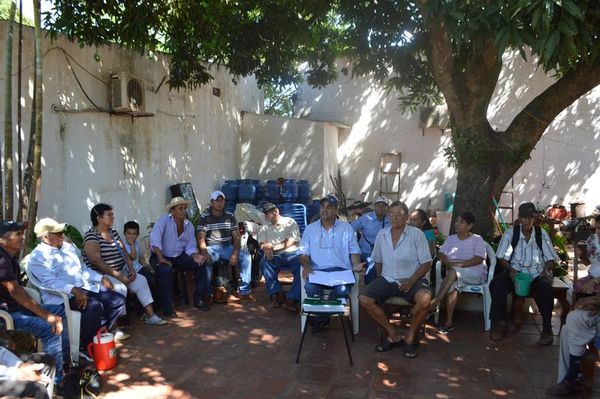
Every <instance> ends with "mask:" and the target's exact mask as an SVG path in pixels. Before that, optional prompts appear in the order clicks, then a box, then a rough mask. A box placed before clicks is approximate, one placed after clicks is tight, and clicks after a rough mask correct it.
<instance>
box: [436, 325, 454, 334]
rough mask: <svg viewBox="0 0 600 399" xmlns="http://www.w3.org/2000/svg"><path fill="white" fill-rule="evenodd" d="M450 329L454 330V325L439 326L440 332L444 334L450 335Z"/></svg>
mask: <svg viewBox="0 0 600 399" xmlns="http://www.w3.org/2000/svg"><path fill="white" fill-rule="evenodd" d="M450 331H454V326H442V327H439V328H438V332H439V333H440V334H443V335H448V333H449V332H450Z"/></svg>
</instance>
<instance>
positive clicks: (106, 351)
mask: <svg viewBox="0 0 600 399" xmlns="http://www.w3.org/2000/svg"><path fill="white" fill-rule="evenodd" d="M87 350H88V353H89V355H90V357H91V358H92V359H94V363H95V364H96V368H97V369H98V370H101V371H102V370H110V369H112V368H114V367H115V366H116V365H117V348H116V347H115V340H114V339H113V335H112V334H111V333H109V332H108V330H107V329H106V327H102V328H101V329H99V330H98V332H97V333H96V336H95V337H94V340H93V342H90V343H89V344H88V347H87Z"/></svg>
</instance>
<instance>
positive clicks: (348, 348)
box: [340, 315, 354, 366]
mask: <svg viewBox="0 0 600 399" xmlns="http://www.w3.org/2000/svg"><path fill="white" fill-rule="evenodd" d="M343 317H344V316H343V315H340V323H342V331H343V333H344V341H345V342H346V350H347V351H348V358H349V359H350V365H351V366H352V365H353V364H354V362H352V353H351V352H350V344H349V343H348V335H347V334H346V327H345V326H344V320H342V318H343Z"/></svg>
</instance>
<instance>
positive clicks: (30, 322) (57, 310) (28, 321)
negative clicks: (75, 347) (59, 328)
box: [10, 305, 70, 383]
mask: <svg viewBox="0 0 600 399" xmlns="http://www.w3.org/2000/svg"><path fill="white" fill-rule="evenodd" d="M41 306H42V307H43V308H45V309H46V310H48V311H49V312H51V313H53V314H56V315H58V316H60V317H62V319H63V332H62V334H61V335H54V333H53V332H52V326H51V325H50V323H48V322H47V321H45V320H43V319H42V318H40V317H38V316H36V315H35V314H33V313H32V312H30V311H29V310H27V309H23V308H19V310H17V311H14V312H10V315H11V316H12V318H13V321H14V323H15V330H17V331H25V332H28V333H30V334H32V335H33V336H34V337H36V338H39V339H41V340H42V346H43V348H42V349H43V350H44V352H46V353H48V354H49V355H50V356H52V359H54V364H55V366H56V376H55V377H54V382H55V383H60V382H61V381H62V380H63V378H64V372H63V367H64V362H65V360H66V361H68V359H69V357H70V355H69V353H70V352H69V330H68V328H67V318H66V317H65V310H64V308H63V307H62V305H54V306H46V305H41Z"/></svg>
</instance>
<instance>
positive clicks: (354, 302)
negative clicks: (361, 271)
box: [300, 267, 359, 335]
mask: <svg viewBox="0 0 600 399" xmlns="http://www.w3.org/2000/svg"><path fill="white" fill-rule="evenodd" d="M302 270H303V268H302V267H300V276H302ZM354 279H355V280H356V283H354V285H352V289H351V290H350V320H352V331H353V332H354V335H356V334H358V325H359V320H358V309H359V305H358V288H359V287H358V281H359V280H358V273H356V272H354ZM304 283H305V281H304V278H302V277H301V278H300V306H302V303H304V300H305V299H306V290H305V289H304ZM325 291H327V290H325ZM300 315H301V316H300V332H303V331H304V325H305V324H306V315H305V314H303V313H302V312H300Z"/></svg>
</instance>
